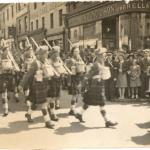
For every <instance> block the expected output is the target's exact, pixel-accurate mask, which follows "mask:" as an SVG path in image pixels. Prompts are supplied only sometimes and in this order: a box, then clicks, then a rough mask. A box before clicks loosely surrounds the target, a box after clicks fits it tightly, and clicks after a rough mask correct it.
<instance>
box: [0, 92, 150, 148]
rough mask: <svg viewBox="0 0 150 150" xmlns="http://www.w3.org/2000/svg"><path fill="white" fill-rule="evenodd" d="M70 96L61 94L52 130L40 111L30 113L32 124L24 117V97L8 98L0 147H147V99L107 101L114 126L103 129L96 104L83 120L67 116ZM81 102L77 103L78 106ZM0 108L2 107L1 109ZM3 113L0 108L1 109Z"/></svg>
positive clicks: (0, 126) (0, 121) (149, 137)
mask: <svg viewBox="0 0 150 150" xmlns="http://www.w3.org/2000/svg"><path fill="white" fill-rule="evenodd" d="M69 98H70V97H69V96H67V93H66V92H64V93H63V98H62V107H63V109H61V110H59V111H58V116H59V118H60V120H59V122H58V123H55V124H56V126H55V129H54V130H51V129H47V128H44V123H43V118H42V117H41V116H42V115H41V112H40V111H39V110H36V111H35V112H34V113H33V115H32V116H33V118H34V123H31V124H28V123H27V122H26V120H25V117H24V114H25V110H26V107H25V104H24V100H22V102H20V103H15V102H14V101H10V105H11V110H10V111H11V112H10V114H9V115H8V117H6V118H3V117H2V116H0V147H1V148H24V149H40V148H43V149H56V148H98V147H148V146H150V132H148V130H149V128H150V119H149V116H150V107H149V106H150V105H149V104H148V103H147V102H138V103H136V102H135V103H133V102H132V103H126V102H113V103H108V105H107V107H106V108H107V112H108V114H109V116H110V118H111V119H112V120H113V121H117V122H119V125H118V126H117V127H116V128H109V129H107V128H105V127H104V121H103V119H102V117H101V116H100V113H99V108H98V107H90V108H89V109H88V110H87V112H85V114H84V120H85V121H86V123H79V122H78V121H77V120H76V119H75V118H74V117H72V116H68V115H67V113H68V111H69V103H70V102H69ZM80 106H81V102H80V104H79V106H78V110H79V109H80ZM1 110H2V108H1ZM1 113H2V111H1Z"/></svg>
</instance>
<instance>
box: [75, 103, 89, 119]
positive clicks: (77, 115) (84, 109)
mask: <svg viewBox="0 0 150 150" xmlns="http://www.w3.org/2000/svg"><path fill="white" fill-rule="evenodd" d="M88 108H89V106H88V105H87V104H84V105H83V106H82V108H81V111H80V113H77V114H76V115H75V117H76V118H77V119H78V120H79V121H80V122H85V121H83V119H82V115H83V113H84V112H85V111H86V110H87V109H88Z"/></svg>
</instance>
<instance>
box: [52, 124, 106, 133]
mask: <svg viewBox="0 0 150 150" xmlns="http://www.w3.org/2000/svg"><path fill="white" fill-rule="evenodd" d="M103 128H105V127H86V126H84V125H83V124H81V123H79V122H72V123H71V124H70V126H69V127H60V128H58V129H56V130H55V132H54V133H55V134H57V135H65V134H69V133H71V134H73V133H78V132H84V131H85V130H92V129H94V130H95V129H103Z"/></svg>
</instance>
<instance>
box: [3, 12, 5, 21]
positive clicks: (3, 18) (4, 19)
mask: <svg viewBox="0 0 150 150" xmlns="http://www.w3.org/2000/svg"><path fill="white" fill-rule="evenodd" d="M3 22H4V23H5V13H4V12H3Z"/></svg>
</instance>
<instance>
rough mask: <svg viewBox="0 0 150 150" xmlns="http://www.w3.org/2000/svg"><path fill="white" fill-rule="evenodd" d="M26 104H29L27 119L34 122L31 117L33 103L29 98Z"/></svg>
mask: <svg viewBox="0 0 150 150" xmlns="http://www.w3.org/2000/svg"><path fill="white" fill-rule="evenodd" d="M26 104H27V113H26V114H25V117H26V118H27V121H28V122H33V120H32V118H31V114H32V108H31V107H32V103H31V102H30V101H29V100H27V101H26Z"/></svg>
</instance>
